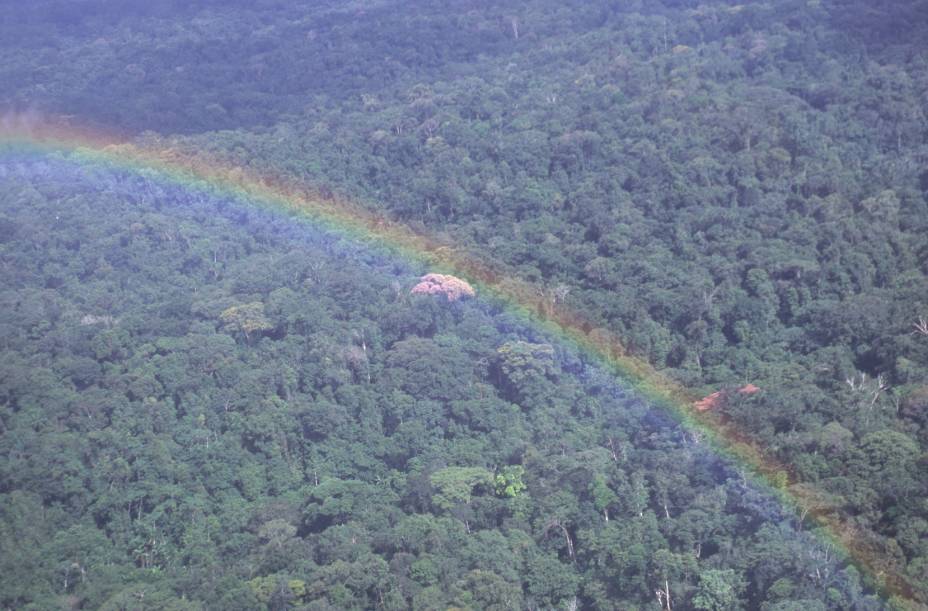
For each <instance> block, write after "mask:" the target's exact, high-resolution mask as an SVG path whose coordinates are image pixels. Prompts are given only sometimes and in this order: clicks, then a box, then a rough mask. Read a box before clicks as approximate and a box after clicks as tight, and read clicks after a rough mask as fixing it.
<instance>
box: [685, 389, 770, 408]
mask: <svg viewBox="0 0 928 611" xmlns="http://www.w3.org/2000/svg"><path fill="white" fill-rule="evenodd" d="M756 392H760V387H759V386H755V385H753V384H745V385H744V386H742V387H741V388H739V389H738V394H741V395H753V394H754V393H756ZM728 396H729V391H727V390H717V391H715V392H714V393H712V394H711V395H708V396H705V397H703V398H702V399H700V400H699V401H695V402H694V403H693V407H695V408H696V410H697V411H700V412H704V411H706V410H710V409H715V408H716V407H718V406H719V405H721V404H722V403H723V402H724V401H725V399H727V398H728Z"/></svg>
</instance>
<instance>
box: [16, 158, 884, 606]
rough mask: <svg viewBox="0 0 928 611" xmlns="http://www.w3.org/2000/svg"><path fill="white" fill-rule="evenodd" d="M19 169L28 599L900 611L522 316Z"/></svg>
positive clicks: (367, 266)
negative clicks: (664, 599) (420, 291)
mask: <svg viewBox="0 0 928 611" xmlns="http://www.w3.org/2000/svg"><path fill="white" fill-rule="evenodd" d="M0 168H3V191H2V193H0V197H2V201H3V202H4V207H3V212H2V216H0V228H2V236H0V237H2V244H3V255H4V257H3V260H4V268H3V283H4V287H5V290H4V292H3V296H2V311H3V324H2V327H0V331H2V335H0V342H2V345H0V347H2V358H0V363H2V365H0V388H2V395H0V400H2V403H0V423H2V427H3V428H2V432H3V434H2V437H0V452H2V455H3V457H4V460H3V461H2V464H0V498H2V502H0V508H2V509H0V512H2V520H0V524H2V528H3V531H2V534H3V536H2V537H0V563H2V565H0V593H2V597H3V599H2V600H3V604H4V605H5V606H8V607H11V608H27V609H28V608H34V609H45V608H52V607H56V606H65V607H81V608H102V609H138V608H151V609H196V608H216V609H220V608H221V609H255V608H262V607H263V606H267V607H268V608H271V609H288V608H307V609H362V608H385V609H404V608H410V607H412V608H417V609H440V608H450V607H460V608H472V609H520V608H555V607H561V608H563V607H569V606H577V605H579V606H583V607H591V608H634V607H654V606H656V605H658V604H659V599H658V597H657V596H656V594H655V593H656V592H657V591H661V592H664V594H663V596H667V595H668V594H669V596H670V597H671V600H672V601H675V603H676V604H677V605H678V606H679V607H684V606H688V607H690V608H697V609H734V608H739V607H744V606H750V607H755V608H756V607H758V606H760V605H761V604H763V605H765V608H769V609H794V608H797V607H799V606H802V607H804V608H821V609H824V608H827V607H829V606H834V605H838V606H845V607H848V606H856V608H866V609H876V608H880V606H881V605H880V603H879V602H878V601H877V599H875V598H873V597H872V596H867V595H865V594H864V590H863V587H864V586H863V585H862V584H861V580H860V577H859V575H858V573H857V571H856V570H855V569H853V568H849V567H847V566H846V562H845V560H844V559H843V558H842V557H841V556H840V553H838V552H839V550H835V549H833V548H832V547H830V546H829V545H828V544H827V543H825V542H823V541H819V540H817V539H816V538H815V537H814V536H812V535H811V534H810V533H808V532H802V531H801V530H799V529H798V528H797V527H798V526H801V524H800V520H799V519H798V518H797V517H793V516H790V514H789V513H788V512H785V511H782V509H781V508H779V507H778V505H777V503H776V502H775V501H774V500H773V499H772V498H770V497H769V496H766V495H765V494H764V493H763V492H762V491H760V490H758V489H756V488H755V487H754V486H752V485H751V484H750V482H748V481H746V480H745V473H743V472H739V471H737V470H736V469H734V468H732V467H730V466H726V465H724V464H723V463H721V462H720V461H719V460H718V458H717V457H715V456H714V455H713V453H712V452H711V451H710V450H709V448H707V447H706V446H705V444H702V443H700V442H699V439H698V437H697V436H695V435H693V434H690V433H688V432H686V431H683V430H681V429H680V428H678V427H677V426H676V425H675V424H674V423H673V422H672V421H671V420H670V419H669V418H668V417H667V416H666V415H665V414H663V413H662V412H661V411H660V410H654V409H651V408H650V407H649V406H648V405H647V404H645V403H644V402H642V401H641V400H640V399H638V398H636V397H634V396H633V395H630V394H628V393H627V392H626V391H624V390H623V389H622V388H621V386H619V385H617V384H616V383H615V381H614V380H613V379H612V378H611V377H610V376H609V375H608V374H606V373H605V372H602V371H599V370H597V369H596V367H595V366H592V365H591V364H589V363H585V362H584V361H583V359H582V358H581V357H580V356H578V355H576V354H572V353H571V352H569V351H565V349H564V348H563V347H560V346H558V344H557V342H552V338H547V337H544V336H543V335H539V334H538V333H537V332H532V330H531V329H529V328H525V327H524V325H523V324H520V323H519V321H518V319H516V318H514V317H513V315H511V314H508V313H507V312H506V311H505V310H504V309H502V308H501V307H500V304H496V305H494V304H493V303H487V302H485V301H479V300H478V301H473V300H472V301H466V302H452V303H449V302H447V300H445V299H444V297H442V296H437V297H436V296H428V295H425V296H422V295H410V294H409V287H411V286H412V285H413V284H414V283H415V282H416V278H417V275H416V274H415V273H413V272H414V271H415V270H411V269H409V268H407V267H406V266H405V265H403V264H399V263H397V262H396V261H395V260H393V259H391V257H389V256H384V255H383V254H380V255H378V254H377V253H373V252H371V251H369V250H367V251H365V250H363V249H360V248H359V247H358V246H356V245H352V244H345V243H340V242H339V241H338V240H336V239H335V238H332V237H331V236H326V235H324V234H318V233H317V232H315V231H314V230H313V229H312V228H310V227H300V226H299V224H297V222H296V221H294V220H290V219H281V218H279V217H278V218H274V217H268V216H267V215H266V214H259V213H257V212H255V211H254V210H249V209H248V208H247V207H246V206H243V205H241V204H237V203H235V202H229V201H222V200H215V199H213V198H211V197H209V196H207V195H205V194H201V193H197V192H195V191H194V192H191V191H189V190H184V189H180V188H175V187H170V186H169V185H166V184H164V183H159V182H157V181H152V180H150V179H145V178H141V177H138V176H127V175H124V174H121V173H120V172H118V171H116V170H105V169H101V168H96V169H90V170H88V169H87V168H81V167H80V166H75V165H74V164H72V163H70V162H68V161H66V160H65V159H63V158H35V157H33V158H26V159H23V158H19V157H12V156H7V158H6V159H5V162H4V164H2V165H0ZM555 339H556V338H555Z"/></svg>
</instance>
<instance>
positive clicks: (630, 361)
mask: <svg viewBox="0 0 928 611" xmlns="http://www.w3.org/2000/svg"><path fill="white" fill-rule="evenodd" d="M24 123H27V122H23V121H15V120H13V121H11V120H7V121H6V122H5V124H4V123H2V122H0V153H2V151H3V149H6V150H7V151H11V152H17V151H18V152H22V151H34V152H39V153H44V154H62V155H64V156H66V158H67V159H68V160H69V161H72V162H74V163H78V164H81V165H85V166H88V167H99V166H106V167H114V168H119V169H122V170H126V171H130V172H139V173H146V174H150V173H151V172H155V173H157V175H158V176H159V177H160V178H161V179H163V180H167V181H170V182H172V183H176V184H179V185H182V186H185V187H188V188H191V189H199V190H204V191H208V192H211V193H214V194H217V195H221V196H231V197H234V198H236V199H238V200H241V201H243V202H246V203H248V205H253V206H260V207H262V208H267V209H271V210H274V211H277V212H280V213H285V214H288V215H291V216H292V217H293V218H294V219H297V220H302V221H304V222H309V223H312V224H314V225H317V226H321V228H323V229H325V230H327V231H332V232H335V233H338V234H341V235H344V236H346V237H348V238H350V239H354V240H359V241H362V242H365V243H369V242H371V241H374V242H376V243H377V244H378V245H380V246H382V247H384V248H386V249H387V250H389V251H392V252H394V253H395V254H397V255H398V256H401V257H404V258H408V259H411V260H414V261H419V262H421V263H423V264H426V265H427V266H429V267H431V268H433V269H434V270H435V271H437V272H441V273H447V274H453V275H455V276H458V277H460V278H462V279H464V280H466V281H467V282H469V283H471V284H472V285H473V286H475V287H476V288H477V291H478V295H481V296H482V297H487V296H489V297H491V298H493V299H496V300H499V301H500V302H502V303H504V304H505V305H506V307H507V308H509V309H510V310H512V311H514V312H516V313H518V314H519V315H521V316H522V317H524V318H526V319H528V320H529V321H531V323H532V324H534V325H539V326H541V327H542V328H543V329H544V330H545V331H546V332H548V333H550V334H552V335H555V336H557V337H559V338H562V339H563V340H564V341H566V342H568V344H569V345H571V346H572V347H574V348H575V349H577V350H579V351H582V352H583V353H585V354H587V355H589V356H590V357H591V358H592V359H594V360H595V361H596V362H598V363H599V364H600V365H602V366H604V367H606V368H607V369H608V370H609V371H610V372H612V373H613V374H615V375H617V376H619V377H620V378H621V379H622V380H623V382H624V384H626V385H628V386H630V387H631V388H633V389H634V390H635V391H636V392H637V393H639V394H640V395H641V396H643V397H644V398H646V399H647V400H648V401H650V402H651V403H652V404H655V405H656V406H659V407H661V408H663V409H664V410H666V411H667V413H669V414H670V415H672V416H673V418H674V419H675V420H676V421H678V422H679V423H681V425H683V426H684V427H686V428H688V429H690V430H692V431H695V432H696V433H697V434H696V436H695V437H697V438H699V439H700V440H701V441H700V442H701V443H707V444H710V446H711V447H712V449H713V450H714V451H715V452H717V453H718V454H720V455H722V456H723V457H725V458H727V459H729V460H731V461H732V462H734V463H735V464H736V465H738V466H740V467H742V468H743V469H744V470H745V471H746V472H747V473H748V474H750V476H751V477H752V480H753V481H754V483H755V484H757V485H759V486H761V487H762V488H763V489H765V490H766V491H767V492H769V493H771V494H772V495H774V496H775V497H776V498H777V499H778V500H779V502H780V503H782V504H783V505H784V506H786V507H787V508H789V509H790V510H791V511H793V512H795V514H796V515H797V516H800V518H801V519H800V521H802V520H811V521H813V522H814V523H816V524H817V525H818V526H819V527H820V528H819V531H820V532H821V533H822V534H823V536H825V537H827V539H828V540H829V542H830V543H831V544H833V545H834V546H835V547H836V548H837V549H839V550H840V551H841V552H843V553H844V554H846V555H847V557H848V559H849V560H851V561H852V562H853V563H854V564H855V565H856V566H857V567H858V568H859V569H861V571H862V572H863V573H865V574H866V575H868V576H869V577H870V578H871V579H872V580H873V582H874V584H875V585H876V586H877V588H878V589H879V590H880V591H881V593H882V594H883V595H885V596H888V597H894V599H895V600H901V601H902V602H900V603H899V604H900V605H903V606H905V607H909V606H910V605H911V608H917V607H918V603H916V602H913V594H914V590H913V588H912V586H911V584H910V583H909V581H908V579H907V578H906V577H905V576H904V575H903V574H902V572H901V567H900V566H899V562H898V561H897V560H895V559H894V558H892V557H891V556H890V555H889V553H888V552H887V550H885V548H884V545H883V544H882V543H881V542H880V541H879V540H877V539H876V537H874V536H872V535H869V534H868V533H866V532H863V531H861V530H859V529H857V528H856V527H855V526H854V524H853V523H852V521H850V520H849V519H847V518H846V517H845V516H844V515H843V514H842V512H841V510H840V508H839V507H838V506H836V504H835V501H834V500H833V498H832V496H831V495H829V494H827V493H825V492H824V491H821V490H818V489H817V488H815V487H814V486H812V485H809V484H807V483H802V482H799V481H797V479H796V478H795V476H794V470H793V469H792V468H791V467H790V465H788V464H785V463H784V462H782V461H780V460H778V459H777V458H776V457H775V456H773V455H772V453H771V452H769V451H767V450H766V449H765V448H763V447H762V446H761V445H759V444H758V443H757V442H756V441H755V440H754V439H753V438H752V436H751V435H750V434H749V433H748V432H747V431H744V430H743V429H741V428H740V427H738V426H737V425H736V424H735V423H733V422H730V421H728V420H726V419H725V418H724V417H722V416H720V415H719V414H718V413H717V412H716V411H713V410H708V409H704V410H700V409H698V408H697V407H696V403H697V400H698V399H700V397H699V396H697V395H694V394H693V393H692V392H691V391H689V390H688V389H686V388H684V387H682V386H681V385H679V384H678V383H676V382H674V381H673V380H671V379H670V378H668V377H667V376H665V375H663V374H661V373H660V372H659V371H657V370H656V369H654V368H653V367H652V366H651V365H650V364H648V363H647V362H646V361H644V360H642V359H640V358H637V357H635V356H633V355H631V354H629V352H628V351H627V350H626V349H625V347H624V345H623V343H622V341H621V339H620V338H619V337H618V336H616V335H615V334H614V333H611V332H609V331H608V330H605V329H603V328H601V327H598V326H596V325H594V324H593V323H592V322H591V321H590V320H588V319H587V318H586V317H584V316H583V315H582V314H581V313H579V312H577V311H576V310H573V309H571V308H570V307H568V306H567V305H565V304H564V303H562V302H560V301H559V300H557V299H555V298H553V297H552V296H550V294H549V293H548V292H546V291H545V290H543V289H542V288H541V287H538V286H537V285H534V284H532V283H529V282H525V281H523V280H520V279H519V278H516V277H514V276H512V275H510V274H507V273H506V272H505V270H503V269H501V268H499V267H498V266H495V265H489V264H487V263H486V262H484V261H481V260H480V259H479V258H477V257H474V256H473V255H471V254H470V253H467V252H465V251H463V250H461V249H459V248H457V247H456V246H455V245H454V244H450V243H448V242H446V241H441V240H439V239H437V238H436V237H434V236H431V235H428V234H426V233H423V232H419V231H415V230H413V229H412V228H410V227H408V226H406V225H404V224H402V223H398V222H396V221H393V220H391V219H389V218H387V217H385V216H382V215H380V214H377V213H375V212H373V211H371V209H369V208H367V207H365V206H362V205H360V204H359V203H357V202H353V201H350V200H348V199H346V198H343V197H340V196H338V195H332V194H331V193H329V192H328V190H325V191H323V190H320V189H315V188H313V187H312V186H311V185H306V184H304V183H302V182H300V181H298V180H295V179H293V178H290V177H287V176H284V175H278V174H273V173H270V172H264V171H262V172H260V173H259V172H255V171H254V170H251V169H248V168H242V167H239V166H236V165H234V164H232V163H229V162H227V161H224V160H222V159H220V158H218V157H215V156H210V155H206V154H203V153H199V152H191V151H188V150H186V149H184V148H183V147H182V146H180V145H178V143H176V142H171V141H163V140H160V139H157V138H148V139H144V140H141V141H137V142H130V141H127V140H123V139H120V138H117V137H113V136H108V135H106V134H104V133H102V132H99V131H92V130H82V129H78V128H74V127H71V126H67V125H55V124H51V123H48V122H43V123H41V124H32V125H27V124H24ZM0 158H2V157H0Z"/></svg>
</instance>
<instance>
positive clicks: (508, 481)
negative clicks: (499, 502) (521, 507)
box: [493, 465, 526, 499]
mask: <svg viewBox="0 0 928 611" xmlns="http://www.w3.org/2000/svg"><path fill="white" fill-rule="evenodd" d="M523 475H525V469H524V468H523V467H522V466H521V465H509V466H506V467H503V469H502V470H501V471H500V472H499V473H497V474H496V476H495V477H494V478H493V483H494V485H495V489H496V494H497V496H502V497H505V498H510V499H511V498H513V497H516V496H519V494H521V493H522V492H523V491H524V490H525V488H526V486H525V482H523V481H522V476H523Z"/></svg>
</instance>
